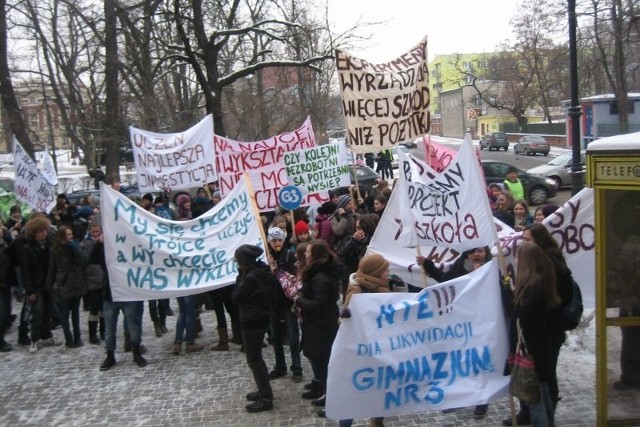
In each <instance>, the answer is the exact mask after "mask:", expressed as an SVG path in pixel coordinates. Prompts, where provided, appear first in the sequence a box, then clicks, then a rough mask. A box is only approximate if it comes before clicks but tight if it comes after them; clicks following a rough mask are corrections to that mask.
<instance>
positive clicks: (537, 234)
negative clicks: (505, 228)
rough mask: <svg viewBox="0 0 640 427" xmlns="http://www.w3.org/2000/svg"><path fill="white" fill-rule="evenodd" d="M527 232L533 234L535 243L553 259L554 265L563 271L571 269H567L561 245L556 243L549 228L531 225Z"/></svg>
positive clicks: (536, 224) (538, 224) (537, 224)
mask: <svg viewBox="0 0 640 427" xmlns="http://www.w3.org/2000/svg"><path fill="white" fill-rule="evenodd" d="M525 230H528V231H529V233H531V237H532V238H533V243H535V244H536V245H538V246H539V247H540V249H542V251H543V252H544V253H545V254H547V256H548V257H549V258H551V261H553V263H554V264H556V265H558V266H560V269H561V270H562V271H567V270H568V269H569V267H567V261H566V260H565V259H564V255H562V250H561V249H560V245H558V242H556V240H555V239H554V238H553V236H552V235H551V233H549V230H547V227H545V226H544V225H542V224H540V223H535V224H531V225H529V226H528V227H527V228H525Z"/></svg>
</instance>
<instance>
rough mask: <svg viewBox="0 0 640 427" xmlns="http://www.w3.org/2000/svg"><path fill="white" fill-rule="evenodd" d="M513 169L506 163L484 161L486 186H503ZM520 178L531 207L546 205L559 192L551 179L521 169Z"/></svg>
mask: <svg viewBox="0 0 640 427" xmlns="http://www.w3.org/2000/svg"><path fill="white" fill-rule="evenodd" d="M513 167H514V166H512V165H510V164H508V163H504V162H497V161H494V160H483V161H482V169H483V170H484V178H485V181H486V184H487V185H489V184H491V183H494V182H495V183H497V184H502V183H503V182H504V180H505V179H506V177H507V171H508V170H509V169H510V168H513ZM516 169H517V168H516ZM518 178H520V181H522V184H523V185H524V192H525V194H526V196H527V199H528V201H529V204H531V205H540V204H542V203H544V202H545V201H546V200H547V199H550V198H552V197H554V196H555V195H556V192H557V191H558V187H557V185H556V183H555V181H554V180H552V179H550V178H545V177H541V176H537V175H532V174H530V173H527V172H525V171H523V170H520V169H518Z"/></svg>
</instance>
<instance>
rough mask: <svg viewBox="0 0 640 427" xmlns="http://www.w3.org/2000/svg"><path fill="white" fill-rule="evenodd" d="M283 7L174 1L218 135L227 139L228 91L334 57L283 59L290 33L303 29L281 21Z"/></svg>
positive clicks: (267, 3) (184, 46)
mask: <svg viewBox="0 0 640 427" xmlns="http://www.w3.org/2000/svg"><path fill="white" fill-rule="evenodd" d="M276 4H277V1H275V0H274V1H271V0H262V1H258V2H254V3H252V4H248V3H244V2H241V1H240V0H232V1H230V2H210V3H206V4H203V2H202V0H173V16H174V21H175V24H176V28H177V32H178V35H179V39H180V41H181V43H182V53H183V55H184V58H185V60H186V61H187V62H188V63H189V64H190V66H191V67H192V68H193V70H194V72H195V75H196V79H197V81H198V83H199V85H200V87H201V89H202V92H203V96H204V101H205V105H206V110H207V112H208V113H211V114H212V115H213V119H214V125H215V128H216V133H218V134H220V135H225V128H224V122H223V108H222V106H223V103H222V95H223V93H222V92H223V89H224V88H225V87H228V86H230V85H231V84H233V83H235V82H237V81H240V80H241V79H243V78H246V77H249V76H251V75H253V74H255V73H257V72H258V71H259V70H261V69H265V68H269V67H286V66H292V67H307V68H310V69H314V70H318V68H317V64H318V63H320V62H322V61H325V60H328V59H331V58H332V55H331V54H330V52H324V53H322V52H321V53H316V54H314V55H313V56H310V57H305V58H303V59H295V58H290V57H284V56H280V55H279V54H281V53H282V51H281V50H279V48H280V47H281V46H282V45H283V44H284V41H285V37H286V36H287V35H288V33H287V31H288V30H289V29H291V28H295V27H299V24H297V23H294V22H288V21H286V20H285V19H282V18H283V17H282V16H280V15H277V14H276V12H277V9H276V8H275V7H270V6H275V5H276Z"/></svg>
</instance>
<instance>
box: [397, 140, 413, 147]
mask: <svg viewBox="0 0 640 427" xmlns="http://www.w3.org/2000/svg"><path fill="white" fill-rule="evenodd" d="M399 145H404V146H405V147H407V148H416V147H417V146H418V143H417V142H416V141H404V142H401V143H400V144H399Z"/></svg>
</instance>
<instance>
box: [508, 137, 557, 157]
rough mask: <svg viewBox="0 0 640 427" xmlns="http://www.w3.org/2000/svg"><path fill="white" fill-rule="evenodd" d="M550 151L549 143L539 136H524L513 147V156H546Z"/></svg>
mask: <svg viewBox="0 0 640 427" xmlns="http://www.w3.org/2000/svg"><path fill="white" fill-rule="evenodd" d="M550 149H551V148H550V147H549V143H548V142H547V140H546V139H544V137H543V136H541V135H525V136H523V137H522V138H520V140H519V141H518V143H517V144H516V145H514V146H513V152H514V153H515V154H519V153H524V155H525V156H529V155H531V154H538V153H540V154H544V155H545V156H548V155H549V150H550Z"/></svg>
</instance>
